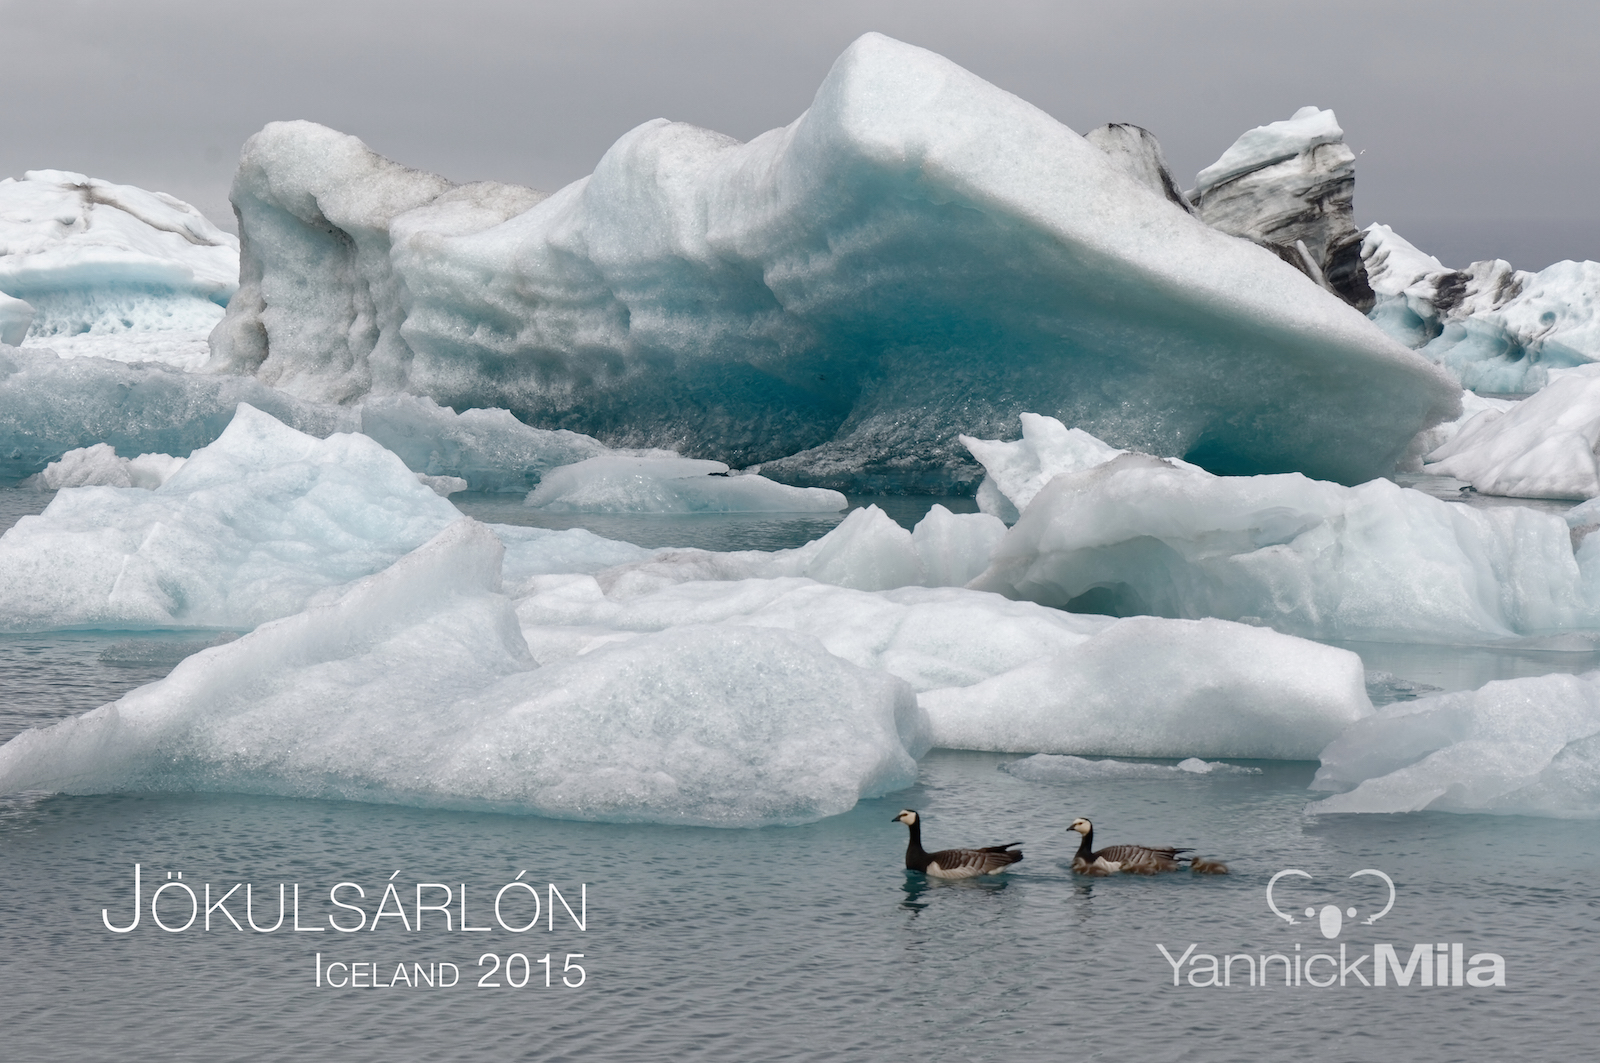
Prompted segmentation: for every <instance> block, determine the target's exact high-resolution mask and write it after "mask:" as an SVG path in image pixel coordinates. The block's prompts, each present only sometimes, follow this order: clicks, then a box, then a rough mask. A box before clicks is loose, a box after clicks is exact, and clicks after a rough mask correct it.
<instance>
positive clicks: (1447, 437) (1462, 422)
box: [1398, 391, 1517, 472]
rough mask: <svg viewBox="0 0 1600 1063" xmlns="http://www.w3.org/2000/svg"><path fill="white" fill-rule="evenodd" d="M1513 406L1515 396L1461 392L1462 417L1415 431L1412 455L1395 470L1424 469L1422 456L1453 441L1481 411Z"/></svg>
mask: <svg viewBox="0 0 1600 1063" xmlns="http://www.w3.org/2000/svg"><path fill="white" fill-rule="evenodd" d="M1516 405H1517V400H1516V399H1497V398H1491V397H1489V396H1485V395H1479V394H1478V393H1477V392H1475V391H1463V392H1462V393H1461V416H1460V417H1457V418H1456V419H1455V420H1453V421H1444V422H1441V423H1439V424H1436V425H1434V426H1433V427H1432V428H1429V429H1427V430H1426V431H1423V432H1419V433H1417V438H1416V439H1414V440H1412V442H1411V454H1410V455H1409V456H1407V457H1406V458H1404V459H1402V460H1401V462H1400V465H1399V467H1398V471H1399V472H1421V471H1423V470H1422V465H1423V459H1424V458H1426V457H1427V456H1429V455H1431V454H1433V453H1434V452H1435V451H1438V450H1440V449H1441V448H1444V447H1445V446H1446V444H1448V443H1451V442H1452V441H1454V440H1455V438H1456V437H1457V436H1459V435H1460V434H1461V430H1462V429H1464V428H1466V427H1467V425H1469V424H1472V423H1473V421H1474V420H1475V419H1476V418H1477V416H1478V415H1479V414H1480V413H1485V412H1488V411H1490V410H1493V411H1494V412H1495V416H1498V415H1499V414H1502V413H1505V412H1506V411H1507V410H1509V409H1511V408H1512V407H1514V406H1516ZM1489 420H1493V418H1488V419H1486V421H1485V422H1484V423H1488V421H1489Z"/></svg>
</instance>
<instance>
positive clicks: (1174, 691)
mask: <svg viewBox="0 0 1600 1063" xmlns="http://www.w3.org/2000/svg"><path fill="white" fill-rule="evenodd" d="M918 701H919V702H920V704H921V705H922V706H923V708H924V709H926V710H927V712H928V719H929V722H930V724H931V725H932V727H933V740H934V744H935V745H939V746H949V747H953V748H957V749H992V750H999V751H1003V752H1016V753H1033V752H1044V753H1072V754H1088V755H1100V756H1126V757H1245V758H1250V759H1267V760H1309V759H1312V758H1314V757H1315V756H1316V755H1317V753H1318V751H1320V750H1321V749H1322V747H1323V746H1324V745H1326V744H1327V742H1329V741H1331V740H1332V739H1333V738H1334V737H1336V736H1337V735H1338V734H1340V733H1341V732H1342V731H1343V730H1344V729H1345V728H1346V727H1348V726H1350V725H1351V724H1352V723H1355V722H1356V721H1357V720H1360V719H1362V718H1364V717H1366V716H1368V715H1370V714H1371V712H1372V704H1371V702H1369V701H1368V700H1367V693H1366V682H1365V673H1364V671H1363V669H1362V666H1361V658H1359V657H1357V656H1356V655H1355V654H1354V653H1351V652H1350V651H1348V650H1341V649H1337V648H1335V647H1332V646H1324V645H1321V644H1319V643H1315V642H1308V641H1306V640H1303V639H1297V638H1293V637H1291V636H1288V635H1281V634H1279V633H1277V632H1275V631H1269V630H1266V629H1264V628H1257V627H1251V626H1248V625H1245V624H1235V623H1230V622H1228V621H1224V620H1165V619H1161V618H1158V617H1148V616H1140V617H1130V618H1128V619H1125V620H1119V621H1117V622H1115V623H1113V624H1111V625H1109V626H1108V627H1106V628H1105V629H1104V630H1103V631H1101V632H1099V633H1098V634H1096V635H1094V636H1093V637H1092V638H1089V639H1086V640H1083V641H1082V642H1080V643H1079V644H1078V645H1075V646H1069V647H1066V648H1065V649H1063V650H1061V651H1060V652H1059V653H1057V654H1055V655H1054V656H1050V657H1041V658H1038V659H1036V660H1034V661H1032V662H1030V663H1028V664H1026V665H1022V666H1019V667H1017V668H1013V669H1011V670H1009V671H1007V672H1005V673H1002V674H1000V675H996V676H994V677H993V678H990V679H986V680H983V681H981V682H978V683H974V684H972V685H970V686H962V687H947V688H944V689H939V690H930V691H926V692H924V693H922V694H920V695H919V696H918Z"/></svg>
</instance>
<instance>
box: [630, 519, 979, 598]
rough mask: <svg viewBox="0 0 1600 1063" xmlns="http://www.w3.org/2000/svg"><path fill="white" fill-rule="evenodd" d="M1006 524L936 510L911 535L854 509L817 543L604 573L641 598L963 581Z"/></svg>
mask: <svg viewBox="0 0 1600 1063" xmlns="http://www.w3.org/2000/svg"><path fill="white" fill-rule="evenodd" d="M1004 536H1005V525H1004V524H1003V523H1002V522H1001V521H1000V520H999V519H998V518H996V517H991V516H989V515H987V514H984V513H951V512H950V511H949V510H947V509H945V507H943V506H940V505H934V506H933V507H931V508H930V510H929V512H928V514H927V516H925V517H923V519H922V520H921V521H919V522H918V523H917V526H916V527H915V528H913V529H912V530H911V531H909V532H908V531H906V530H905V529H904V528H902V527H900V525H898V524H896V523H895V522H894V521H893V520H892V519H890V517H889V516H888V515H887V514H886V513H884V512H883V510H881V509H879V508H878V507H877V506H866V507H864V508H862V509H857V510H853V511H852V512H851V513H849V514H848V515H847V516H846V517H845V518H844V520H842V521H840V522H839V524H838V525H837V526H836V527H834V528H833V530H832V531H830V532H828V534H826V535H824V536H822V537H821V538H820V539H814V540H812V541H811V542H809V543H807V544H805V545H804V546H800V547H796V548H794V549H792V550H777V551H773V552H771V553H768V552H765V551H761V550H736V551H729V552H717V551H711V550H697V549H663V550H658V551H655V553H654V554H652V555H651V556H650V557H649V558H648V559H645V560H641V561H639V562H637V563H634V564H627V565H619V566H617V568H616V569H615V570H613V571H610V572H607V573H606V584H607V591H608V592H611V593H616V594H621V595H639V594H647V593H650V592H651V591H655V590H659V589H661V588H662V587H669V586H672V585H673V584H676V583H686V582H689V581H692V580H741V579H778V578H783V577H788V576H804V577H807V578H809V579H814V580H817V581H818V582H820V583H831V584H834V585H836V586H840V587H851V588H854V589H856V590H870V591H876V590H890V589H893V588H895V587H914V586H921V585H933V586H946V585H952V584H962V583H966V582H968V581H969V580H971V579H972V578H974V577H975V576H977V575H978V574H979V573H981V572H982V571H984V569H986V568H987V567H988V564H989V558H990V556H991V555H992V554H993V552H994V550H995V548H996V547H997V546H998V545H999V544H1000V541H1001V539H1002V538H1003V537H1004Z"/></svg>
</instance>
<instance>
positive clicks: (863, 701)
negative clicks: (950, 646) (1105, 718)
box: [0, 519, 928, 826]
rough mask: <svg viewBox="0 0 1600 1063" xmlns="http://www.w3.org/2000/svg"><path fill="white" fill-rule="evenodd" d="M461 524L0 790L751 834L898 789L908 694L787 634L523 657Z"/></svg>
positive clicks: (485, 560)
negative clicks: (148, 793) (346, 805)
mask: <svg viewBox="0 0 1600 1063" xmlns="http://www.w3.org/2000/svg"><path fill="white" fill-rule="evenodd" d="M501 549H502V548H501V546H500V543H499V540H498V539H496V538H495V536H494V535H493V534H492V533H491V532H490V531H489V530H488V529H487V528H485V527H484V526H483V525H481V524H478V523H476V522H475V521H471V520H468V519H462V520H460V521H457V522H455V523H454V524H452V525H451V526H450V527H448V528H446V529H445V530H444V531H443V532H441V533H440V534H439V535H438V536H437V537H436V538H434V539H433V540H432V541H430V542H428V543H426V544H425V545H424V546H422V547H421V548H420V549H418V550H416V551H415V552H413V553H411V554H408V555H407V556H405V557H404V558H402V559H401V560H400V561H399V562H397V563H396V564H394V565H393V566H391V567H389V568H388V569H386V570H384V571H383V572H381V573H378V574H377V575H374V576H371V577H368V578H366V579H363V580H359V581H357V582H355V583H354V584H351V585H350V586H348V587H346V588H343V589H342V590H341V591H340V592H339V593H338V594H337V595H334V596H332V597H331V598H330V599H328V600H327V601H326V602H324V603H323V604H321V605H318V606H315V607H313V608H311V609H309V610H307V611H306V612H303V613H299V614H296V615H294V616H291V617H288V618H286V619H283V620H280V621H276V622H274V623H270V624H266V625H263V626H262V627H260V628H258V629H257V630H255V631H253V632H251V633H250V634H248V635H245V636H243V637H241V638H239V639H238V640H236V641H234V642H231V643H228V644H227V645H224V646H220V647H217V648H214V649H210V650H206V651H204V652H202V653H199V654H197V655H195V656H193V657H190V658H188V659H187V660H185V661H184V662H183V663H182V664H179V665H178V667H177V668H176V669H174V671H173V673H172V674H171V675H170V676H169V677H168V678H166V679H164V680H162V681H161V682H159V683H154V684H151V685H150V686H146V687H142V688H140V689H139V690H136V691H134V692H133V693H131V694H129V695H127V696H126V697H124V698H122V699H121V700H120V701H118V702H116V703H114V704H111V705H108V706H105V707H103V708H100V709H97V710H95V711H93V712H90V713H88V714H86V715H84V716H81V717H77V718H74V719H71V720H68V721H65V722H63V723H60V724H57V725H55V726H53V727H51V728H48V729H44V730H36V731H29V732H26V733H24V734H23V735H21V736H19V737H18V738H16V739H14V740H13V741H12V742H10V743H8V744H7V745H6V746H5V747H3V748H0V791H5V792H13V791H16V790H21V789H40V788H49V789H52V790H60V791H65V792H69V793H105V792H115V791H121V790H182V791H188V790H219V791H232V792H246V793H269V794H285V795H291V796H297V797H323V798H344V799H354V800H365V801H386V802H398V803H405V804H413V805H423V806H433V807H440V806H442V807H451V808H488V809H496V810H501V811H514V812H525V813H536V814H540V815H547V816H556V817H561V818H568V819H594V820H609V821H623V822H626V821H638V820H646V821H650V822H665V823H693V824H708V825H714V826H760V825H765V824H775V823H796V822H805V821H808V820H813V819H817V818H820V817H822V816H827V815H833V814H837V813H840V812H844V811H847V810H848V809H849V808H850V807H852V806H853V805H854V804H855V803H856V801H857V800H858V799H860V798H861V797H863V796H875V795H877V794H880V793H884V792H887V791H890V790H895V789H899V788H902V787H904V786H907V785H909V784H910V783H911V782H912V781H913V780H914V779H915V778H916V760H915V758H916V757H919V756H921V755H922V754H923V753H924V752H926V750H927V748H928V740H927V729H926V723H925V720H924V719H923V717H922V714H921V711H920V709H919V708H918V707H917V704H916V701H915V700H914V698H913V696H912V694H911V691H910V689H909V688H908V687H906V686H905V685H904V684H903V683H901V682H900V681H898V680H895V679H893V678H892V677H890V676H888V675H886V674H884V673H882V672H869V671H866V670H863V669H860V668H857V667H855V666H854V665H851V664H849V663H847V662H846V661H844V660H842V659H840V658H839V657H837V656H834V655H832V654H830V653H828V652H827V651H826V650H825V649H823V647H822V646H821V645H820V644H819V643H818V642H817V641H816V640H815V639H811V638H807V637H804V636H800V635H796V634H793V633H789V632H782V631H773V630H760V629H756V628H749V627H746V628H743V629H729V628H718V629H706V628H698V627H695V626H693V625H683V626H678V627H675V628H674V629H673V630H671V631H666V632H661V633H658V634H651V635H645V636H641V637H640V638H638V639H634V640H630V641H627V642H625V643H618V644H616V645H611V646H606V647H602V648H600V649H597V650H595V651H594V652H593V653H590V654H587V655H585V656H583V657H579V658H574V659H571V660H568V661H563V662H560V663H556V664H551V665H547V666H545V667H539V666H538V665H537V664H536V663H535V661H534V660H533V658H532V657H531V656H530V655H529V652H528V647H527V644H526V643H525V642H524V641H523V639H522V636H521V634H520V632H519V630H518V627H517V623H516V618H515V615H514V614H513V612H512V606H511V601H510V599H508V598H506V597H505V596H504V595H502V594H500V593H498V592H499V586H500V561H501Z"/></svg>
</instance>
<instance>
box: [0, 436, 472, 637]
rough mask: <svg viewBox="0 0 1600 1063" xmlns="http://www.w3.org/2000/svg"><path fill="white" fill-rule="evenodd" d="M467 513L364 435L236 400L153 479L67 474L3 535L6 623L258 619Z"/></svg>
mask: <svg viewBox="0 0 1600 1063" xmlns="http://www.w3.org/2000/svg"><path fill="white" fill-rule="evenodd" d="M459 518H460V513H459V512H458V511H457V510H456V508H455V507H454V506H452V505H451V504H450V503H449V502H448V501H446V500H445V499H443V498H440V497H439V496H438V495H437V494H435V493H434V492H433V491H432V490H431V489H430V488H428V487H426V486H425V485H423V484H421V483H419V482H418V481H417V478H416V475H415V474H414V473H412V472H411V471H410V470H409V469H407V468H406V467H405V465H404V464H403V463H402V462H401V461H400V459H399V458H397V457H395V456H394V455H393V454H391V453H389V452H388V451H386V450H384V449H383V448H382V447H380V446H379V445H378V444H376V443H374V442H373V441H372V440H370V439H368V438H366V437H365V436H362V435H353V434H343V433H340V434H335V435H332V436H329V437H328V438H327V439H325V440H323V439H316V438H315V437H313V436H308V435H305V434H304V433H301V432H297V431H295V430H294V429H292V428H289V427H287V426H285V425H283V424H281V423H280V422H278V421H277V420H274V419H273V418H272V417H270V416H269V415H267V414H265V413H262V412H261V411H259V410H256V409H254V408H252V407H250V406H248V405H240V407H239V409H238V412H237V414H236V415H235V417H234V419H233V421H232V423H230V424H229V425H228V428H227V430H226V431H224V432H223V433H222V435H221V436H220V437H219V438H218V439H217V441H216V442H215V443H212V444H211V445H210V446H208V447H205V448H203V449H201V450H198V451H196V452H195V453H194V454H193V455H191V456H190V458H189V460H188V461H186V462H185V463H184V464H183V466H182V468H180V469H178V470H177V471H176V472H175V473H173V474H172V475H171V476H170V477H169V478H168V479H167V480H166V481H165V482H164V483H162V484H161V485H160V486H158V487H156V488H154V489H153V490H146V489H143V488H138V487H78V488H69V489H67V490H63V491H61V492H59V493H58V494H57V495H56V497H55V498H54V499H52V500H51V502H50V505H49V506H48V507H47V508H46V509H45V511H44V512H43V513H41V514H39V515H38V516H30V517H23V518H22V519H21V520H19V521H18V522H17V524H16V525H15V526H14V527H13V528H11V529H10V530H9V531H7V532H6V533H5V535H4V536H0V630H3V631H46V630H55V629H61V628H110V629H121V628H128V629H147V628H208V627H209V628H233V629H244V628H251V627H255V626H256V625H257V624H260V623H262V622H263V621H266V620H270V619H273V618H276V617H281V616H287V615H289V614H291V613H296V612H299V611H300V610H301V609H303V608H305V606H306V603H307V602H309V601H311V600H312V599H313V598H314V596H315V595H316V594H317V593H318V592H320V591H324V590H328V589H331V588H335V587H338V586H341V585H343V584H345V583H348V582H350V581H351V580H353V579H357V578H359V577H362V576H366V575H369V574H371V573H373V572H377V571H379V570H381V569H384V568H387V567H388V566H389V565H390V564H392V563H393V562H394V561H395V560H396V559H398V558H399V557H401V556H402V555H404V554H406V553H409V552H410V551H411V550H414V549H416V548H417V547H418V546H420V545H421V544H422V543H424V542H427V541H428V540H429V539H431V538H432V537H433V536H434V535H436V534H438V533H439V532H440V531H441V530H442V529H444V528H445V527H446V526H448V525H450V524H452V523H454V522H455V521H456V520H458V519H459Z"/></svg>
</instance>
